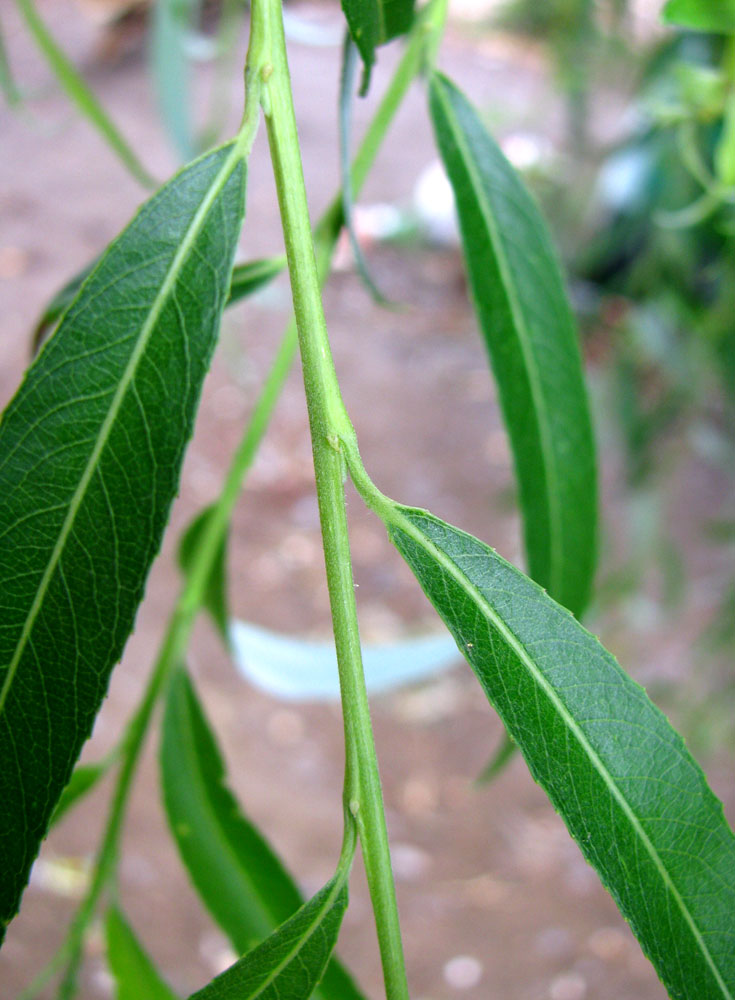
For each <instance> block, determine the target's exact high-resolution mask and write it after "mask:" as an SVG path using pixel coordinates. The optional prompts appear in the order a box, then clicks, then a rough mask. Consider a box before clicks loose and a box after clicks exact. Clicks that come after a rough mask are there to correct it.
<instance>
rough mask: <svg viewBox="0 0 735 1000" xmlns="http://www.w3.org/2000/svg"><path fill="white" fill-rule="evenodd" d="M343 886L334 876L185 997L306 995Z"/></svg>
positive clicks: (339, 909) (251, 999)
mask: <svg viewBox="0 0 735 1000" xmlns="http://www.w3.org/2000/svg"><path fill="white" fill-rule="evenodd" d="M346 907H347V885H346V883H345V882H344V880H343V879H341V878H340V877H339V876H336V877H335V878H333V879H332V880H331V882H328V883H327V884H326V885H325V886H324V888H323V889H322V890H321V891H320V892H318V893H317V894H316V896H314V898H313V899H311V900H309V902H308V903H305V904H304V906H303V907H302V908H301V909H300V910H299V911H298V912H297V913H295V914H294V916H293V917H291V919H290V920H287V921H286V923H285V924H283V926H281V927H279V928H278V930H277V931H275V932H274V933H273V934H271V936H270V937H269V938H266V940H265V941H264V942H263V943H262V944H260V945H258V947H257V948H254V949H253V950H252V951H251V952H249V953H248V954H247V955H245V957H244V958H241V959H240V961H239V962H236V963H235V964H234V965H231V966H230V968H229V969H227V970H226V971H225V972H223V973H222V975H221V976H217V978H216V979H213V980H212V982H211V983H209V985H208V986H205V987H204V989H202V990H199V991H198V992H197V993H194V994H192V996H191V997H189V1000H256V997H257V998H258V1000H308V998H309V997H310V996H311V995H312V994H313V992H314V990H315V988H316V986H317V984H318V983H319V980H320V979H321V977H322V974H323V973H324V969H325V967H326V965H327V962H328V961H329V956H330V954H331V952H332V949H333V948H334V945H335V943H336V941H337V935H338V934H339V928H340V924H341V923H342V917H343V915H344V912H345V909H346Z"/></svg>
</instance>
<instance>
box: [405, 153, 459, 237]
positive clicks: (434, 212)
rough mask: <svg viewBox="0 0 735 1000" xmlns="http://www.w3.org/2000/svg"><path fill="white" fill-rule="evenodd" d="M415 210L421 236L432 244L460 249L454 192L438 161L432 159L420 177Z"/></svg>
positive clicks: (417, 182)
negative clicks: (458, 247)
mask: <svg viewBox="0 0 735 1000" xmlns="http://www.w3.org/2000/svg"><path fill="white" fill-rule="evenodd" d="M413 209H414V212H415V213H416V218H417V220H418V226H419V229H420V231H421V234H422V235H423V236H424V237H425V238H426V239H427V240H428V241H429V242H430V243H435V244H437V246H459V228H458V226H457V212H456V209H455V204H454V191H452V185H451V184H450V183H449V178H448V177H447V175H446V172H445V170H444V167H443V166H442V164H441V163H440V162H439V160H433V161H432V162H431V163H430V164H429V165H428V167H425V168H424V169H423V170H422V171H421V173H420V174H419V178H418V180H417V181H416V186H415V187H414V189H413Z"/></svg>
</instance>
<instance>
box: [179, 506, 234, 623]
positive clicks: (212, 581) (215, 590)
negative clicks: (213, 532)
mask: <svg viewBox="0 0 735 1000" xmlns="http://www.w3.org/2000/svg"><path fill="white" fill-rule="evenodd" d="M211 513H212V507H205V508H204V510H202V511H200V513H199V514H197V516H196V517H195V518H194V519H193V521H191V523H190V524H189V525H188V526H187V528H186V530H185V531H184V532H183V533H182V535H181V539H180V540H179V566H180V567H181V569H182V571H183V572H184V575H186V574H187V573H188V572H189V570H190V568H191V565H192V560H193V559H194V556H195V554H196V551H197V548H198V547H199V543H200V541H201V538H202V533H203V532H204V531H205V530H206V527H207V523H208V521H209V517H210V515H211ZM204 607H205V608H206V609H207V611H208V612H209V613H210V615H211V616H212V619H213V621H214V624H215V625H216V626H217V628H218V629H219V631H220V634H221V635H222V637H223V638H224V640H225V641H227V622H228V619H229V612H228V606H227V538H226V537H225V538H223V539H222V543H221V544H220V546H219V549H218V550H217V553H216V555H215V557H214V562H213V564H212V571H211V573H210V575H209V579H208V580H207V585H206V588H205V591H204Z"/></svg>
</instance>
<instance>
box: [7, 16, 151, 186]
mask: <svg viewBox="0 0 735 1000" xmlns="http://www.w3.org/2000/svg"><path fill="white" fill-rule="evenodd" d="M16 3H17V5H18V7H19V8H20V10H21V12H22V14H23V17H24V18H25V20H26V24H27V25H28V28H29V30H30V32H31V34H32V35H33V38H34V40H35V42H36V45H38V47H39V49H40V50H41V52H42V53H43V55H44V57H45V59H46V61H47V62H48V64H49V66H50V67H51V69H52V70H53V72H54V74H55V75H56V79H57V80H58V81H59V84H60V85H61V86H62V87H63V88H64V90H65V91H66V93H67V95H68V96H69V98H70V99H71V100H72V101H73V102H74V103H75V104H76V106H77V107H78V108H79V110H80V111H81V113H82V114H83V115H84V116H85V118H86V119H87V120H88V121H89V122H90V123H91V124H92V125H93V126H94V128H96V129H97V131H98V132H99V134H100V135H101V136H102V138H103V139H104V140H105V141H106V142H107V144H108V146H109V147H110V149H112V151H113V152H114V153H115V154H116V155H117V157H118V159H120V160H121V162H122V163H124V165H125V166H126V167H127V168H128V170H129V171H130V173H131V174H132V175H133V177H135V178H136V180H138V181H140V183H141V184H143V185H145V186H146V187H152V186H153V184H154V182H153V180H152V178H151V176H150V174H149V173H148V171H147V170H146V169H145V167H144V166H143V165H142V164H141V162H140V160H139V159H138V157H137V156H136V154H135V153H134V152H133V150H132V149H131V147H130V146H129V145H128V143H127V141H126V140H125V139H124V138H123V136H122V135H121V133H120V131H119V130H118V128H117V126H116V125H115V124H114V122H113V121H112V120H111V119H110V117H109V115H108V114H107V112H106V111H105V109H104V108H103V107H102V105H101V104H100V102H99V101H98V100H97V98H96V97H95V95H94V94H93V93H92V91H91V90H90V89H89V87H88V86H87V84H86V83H85V82H84V80H83V79H82V77H81V76H80V75H79V73H78V72H77V71H76V69H75V68H74V65H73V64H72V63H71V62H70V61H69V59H68V58H67V57H66V56H65V55H64V53H63V52H62V51H61V49H60V48H59V46H58V45H57V44H56V42H55V40H54V38H53V36H52V35H51V33H50V32H49V30H48V28H47V27H46V25H45V24H44V23H43V21H42V20H41V18H40V17H39V15H38V11H37V10H36V6H35V4H34V3H33V0H16Z"/></svg>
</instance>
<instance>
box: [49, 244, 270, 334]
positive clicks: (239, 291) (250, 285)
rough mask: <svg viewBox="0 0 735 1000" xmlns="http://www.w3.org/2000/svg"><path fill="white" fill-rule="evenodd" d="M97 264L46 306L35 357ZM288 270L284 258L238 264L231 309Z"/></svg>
mask: <svg viewBox="0 0 735 1000" xmlns="http://www.w3.org/2000/svg"><path fill="white" fill-rule="evenodd" d="M98 263H99V257H95V259H94V260H93V261H92V262H91V264H88V265H87V266H86V267H85V268H83V269H82V270H81V271H79V272H78V273H77V274H75V275H74V277H73V278H71V279H70V280H69V281H68V282H67V283H66V284H65V285H64V287H63V288H61V289H59V291H58V292H56V294H55V295H54V296H53V298H51V299H50V300H49V302H48V303H47V304H46V305H45V306H44V308H43V312H42V313H41V316H40V317H39V319H38V322H37V323H36V325H35V327H34V328H33V333H32V334H31V350H32V353H33V354H35V353H36V352H37V351H38V349H39V347H40V346H41V344H42V343H43V342H44V340H45V339H46V337H47V335H48V334H49V332H50V330H51V328H52V327H53V326H54V325H55V324H56V323H57V322H58V321H59V319H60V318H61V317H62V316H63V315H64V312H65V311H66V310H67V309H68V308H69V306H70V305H71V303H72V302H73V301H74V299H75V298H76V296H77V295H78V294H79V289H80V288H81V287H82V285H83V284H84V282H85V281H86V280H87V278H88V277H89V275H90V274H91V273H92V271H93V270H94V269H95V267H96V266H97V264H98ZM285 266H286V258H285V256H280V257H267V258H265V259H263V260H250V261H246V262H245V263H244V264H236V265H235V267H234V269H233V271H232V281H231V283H230V291H229V296H228V299H227V305H228V306H230V305H232V304H233V303H234V302H239V301H240V299H244V298H246V297H247V296H248V295H252V294H253V292H256V291H257V290H258V289H259V288H262V287H263V285H267V284H268V282H269V281H272V280H273V279H274V278H276V277H277V276H278V275H279V274H280V273H281V271H283V269H284V267H285Z"/></svg>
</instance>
